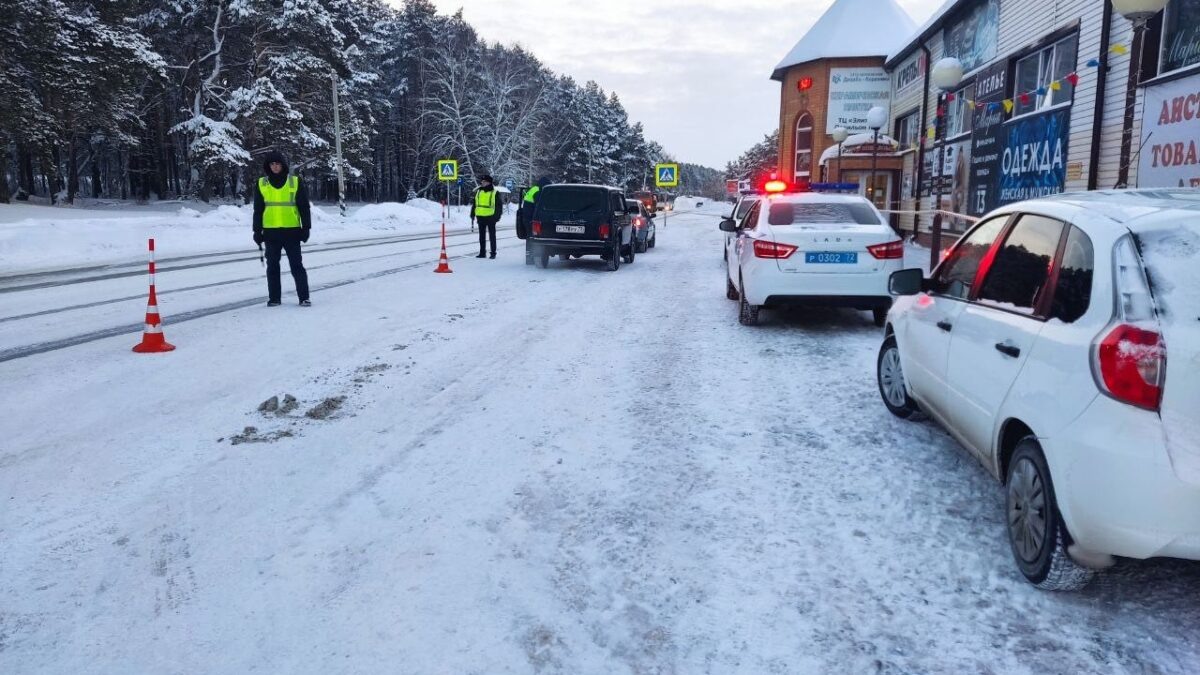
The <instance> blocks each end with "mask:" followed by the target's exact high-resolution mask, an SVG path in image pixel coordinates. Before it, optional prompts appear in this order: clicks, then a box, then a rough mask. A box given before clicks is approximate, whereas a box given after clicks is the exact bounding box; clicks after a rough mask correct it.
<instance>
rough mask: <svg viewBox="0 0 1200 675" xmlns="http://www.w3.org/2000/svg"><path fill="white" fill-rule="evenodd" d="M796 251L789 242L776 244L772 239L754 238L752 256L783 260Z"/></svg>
mask: <svg viewBox="0 0 1200 675" xmlns="http://www.w3.org/2000/svg"><path fill="white" fill-rule="evenodd" d="M795 252H796V247H795V246H792V245H791V244H777V243H775V242H773V241H766V240H763V239H755V240H754V257H755V258H774V259H776V260H783V259H784V258H787V257H789V256H791V255H792V254H793V253H795Z"/></svg>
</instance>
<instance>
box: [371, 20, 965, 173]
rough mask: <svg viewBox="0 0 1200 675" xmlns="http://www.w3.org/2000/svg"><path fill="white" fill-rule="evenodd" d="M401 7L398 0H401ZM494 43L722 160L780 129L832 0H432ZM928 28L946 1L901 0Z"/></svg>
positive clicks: (696, 155) (657, 132)
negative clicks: (783, 76) (788, 63)
mask: <svg viewBox="0 0 1200 675" xmlns="http://www.w3.org/2000/svg"><path fill="white" fill-rule="evenodd" d="M393 2H394V4H400V0H393ZM433 2H434V5H436V6H437V7H438V9H439V10H440V11H441V12H442V13H445V14H449V13H453V12H455V11H457V10H458V9H459V8H460V7H461V8H462V9H463V14H464V16H465V17H466V19H467V21H468V22H469V23H470V24H471V25H472V26H474V27H475V29H476V30H477V31H479V33H480V35H481V36H482V37H483V38H484V39H486V40H489V41H499V42H503V43H505V44H514V43H520V44H522V45H524V46H525V47H526V48H527V49H529V50H530V51H531V52H533V53H534V54H536V55H537V56H538V58H539V59H541V61H542V62H543V63H545V64H546V65H547V66H549V67H550V68H552V69H554V70H555V71H557V72H559V73H563V74H566V75H570V76H572V77H574V78H575V79H576V80H578V81H579V82H580V83H581V84H582V83H583V82H586V81H588V80H595V81H596V82H598V83H599V84H600V86H601V87H603V88H604V89H605V90H607V91H616V92H617V94H618V95H619V96H620V97H621V101H622V102H624V104H625V108H626V109H627V110H628V111H629V115H630V118H631V119H632V120H634V121H640V122H642V123H643V124H644V125H645V126H646V134H647V136H648V137H649V138H651V139H653V140H656V141H658V142H659V143H662V144H663V146H664V147H665V148H666V149H667V151H668V152H670V153H672V154H673V155H675V156H676V157H677V158H679V159H680V160H683V161H687V162H695V163H698V164H705V165H707V166H711V167H714V168H724V166H725V162H727V161H729V160H731V159H733V158H735V157H737V156H738V155H740V154H741V153H742V152H743V151H744V150H746V149H747V148H749V147H750V146H751V145H753V144H754V143H756V142H758V141H759V140H760V139H761V138H762V137H763V135H764V134H766V133H768V132H770V131H772V130H774V128H775V126H776V125H777V124H778V118H779V83H777V82H775V81H773V80H771V79H770V77H771V70H772V69H773V68H774V67H775V64H776V63H778V62H779V60H780V59H782V58H783V57H784V56H785V55H786V54H787V53H788V51H789V50H790V49H791V48H792V46H793V45H794V44H795V43H796V41H798V40H799V39H800V37H801V36H802V35H804V33H805V31H807V30H808V28H809V27H811V26H812V25H813V23H815V22H816V20H817V19H818V18H820V16H821V14H823V13H824V12H825V10H826V9H828V8H829V6H830V5H832V4H833V0H433ZM899 2H900V5H901V6H902V7H904V9H906V10H907V11H908V13H909V14H910V15H911V16H912V17H913V20H914V21H915V22H916V23H917V24H918V25H920V24H921V23H923V22H924V21H925V20H926V19H927V18H929V16H930V15H931V14H932V13H933V11H934V10H935V9H936V8H937V7H938V6H940V5H941V4H942V2H943V0H899Z"/></svg>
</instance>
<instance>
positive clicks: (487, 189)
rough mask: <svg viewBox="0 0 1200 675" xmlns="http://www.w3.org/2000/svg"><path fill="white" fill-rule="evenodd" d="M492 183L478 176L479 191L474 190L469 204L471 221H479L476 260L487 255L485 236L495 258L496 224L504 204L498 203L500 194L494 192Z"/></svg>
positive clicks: (488, 177) (486, 178) (487, 178)
mask: <svg viewBox="0 0 1200 675" xmlns="http://www.w3.org/2000/svg"><path fill="white" fill-rule="evenodd" d="M493 182H494V181H493V180H492V177H491V176H488V175H486V174H485V175H483V176H480V177H479V189H477V190H475V200H474V201H473V202H472V203H471V221H472V222H474V221H479V255H477V256H475V257H476V258H483V257H485V256H486V255H487V249H486V244H487V237H485V235H488V236H490V238H491V244H492V257H493V258H495V257H496V223H498V222H500V215H501V214H503V213H504V203H503V202H501V201H500V193H498V192H496V188H495V186H494V185H493Z"/></svg>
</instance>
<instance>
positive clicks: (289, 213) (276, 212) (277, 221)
mask: <svg viewBox="0 0 1200 675" xmlns="http://www.w3.org/2000/svg"><path fill="white" fill-rule="evenodd" d="M263 173H265V174H266V175H265V176H263V177H262V178H259V179H258V185H257V186H256V187H257V189H256V190H255V191H254V243H256V244H260V245H261V244H264V243H265V244H266V246H267V306H268V307H276V306H278V305H279V302H280V296H281V295H282V293H283V290H282V289H281V288H280V283H279V258H280V254H281V253H283V252H286V253H287V258H288V267H290V268H291V270H292V279H293V280H294V281H295V282H296V296H297V297H298V298H299V299H300V306H301V307H311V306H312V304H311V303H310V302H309V299H308V272H306V271H305V270H304V263H303V262H302V261H301V259H300V244H301V242H306V241H308V234H309V232H310V231H311V230H312V216H311V213H310V208H309V203H308V190H307V188H305V187H304V183H303V182H302V181H301V180H300V177H299V176H292V175H289V174H288V164H287V160H286V159H284V157H283V154H281V153H279V152H276V151H272V152H269V153H267V157H266V159H265V160H264V161H263Z"/></svg>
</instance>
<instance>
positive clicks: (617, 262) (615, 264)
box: [608, 242, 621, 272]
mask: <svg viewBox="0 0 1200 675" xmlns="http://www.w3.org/2000/svg"><path fill="white" fill-rule="evenodd" d="M619 269H621V243H620V242H617V244H616V245H615V246H613V250H611V251H609V252H608V271H609V272H616V271H617V270H619Z"/></svg>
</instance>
